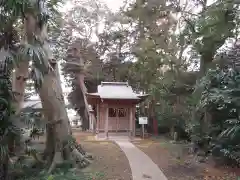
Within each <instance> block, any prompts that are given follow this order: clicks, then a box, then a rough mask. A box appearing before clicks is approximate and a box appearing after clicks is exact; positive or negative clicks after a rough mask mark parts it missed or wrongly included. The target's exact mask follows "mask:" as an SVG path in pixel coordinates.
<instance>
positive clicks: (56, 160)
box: [38, 28, 90, 172]
mask: <svg viewBox="0 0 240 180" xmlns="http://www.w3.org/2000/svg"><path fill="white" fill-rule="evenodd" d="M46 30H47V28H42V29H41V31H46ZM46 34H47V32H41V33H40V35H41V39H42V40H43V42H44V45H43V48H44V50H45V52H46V55H47V59H46V60H45V61H46V62H45V64H48V63H49V66H50V68H49V71H48V73H47V74H44V76H43V83H42V85H41V87H39V89H38V92H39V95H40V98H41V102H42V106H43V111H44V116H45V118H46V119H47V142H46V150H45V153H46V154H45V158H46V159H47V160H48V162H49V164H51V166H50V168H49V172H51V171H52V170H53V169H54V168H55V166H56V165H57V164H60V163H62V162H63V161H64V160H72V161H73V163H74V164H77V165H79V164H78V163H79V162H80V166H85V165H87V164H89V163H90V161H89V160H88V159H87V157H86V153H85V152H84V151H82V148H81V147H80V146H79V145H77V144H76V142H74V141H73V139H72V136H71V134H72V132H71V127H70V123H69V119H68V116H67V111H66V108H65V102H64V97H63V92H62V88H61V82H60V75H59V72H58V71H59V69H58V64H57V63H56V62H55V61H54V59H53V56H52V53H51V50H50V46H49V45H48V43H47V42H46V37H44V35H46Z"/></svg>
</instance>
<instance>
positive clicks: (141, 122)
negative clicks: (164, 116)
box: [139, 117, 148, 124]
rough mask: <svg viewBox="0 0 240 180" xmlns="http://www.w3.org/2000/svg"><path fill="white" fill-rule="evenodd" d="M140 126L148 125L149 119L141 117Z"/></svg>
mask: <svg viewBox="0 0 240 180" xmlns="http://www.w3.org/2000/svg"><path fill="white" fill-rule="evenodd" d="M139 124H148V118H147V117H139Z"/></svg>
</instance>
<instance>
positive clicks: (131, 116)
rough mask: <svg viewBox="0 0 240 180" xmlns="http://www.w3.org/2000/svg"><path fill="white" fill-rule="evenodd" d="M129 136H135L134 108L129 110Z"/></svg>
mask: <svg viewBox="0 0 240 180" xmlns="http://www.w3.org/2000/svg"><path fill="white" fill-rule="evenodd" d="M129 136H130V137H132V136H133V107H132V106H131V107H130V108H129Z"/></svg>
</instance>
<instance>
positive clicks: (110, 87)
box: [87, 82, 148, 100]
mask: <svg viewBox="0 0 240 180" xmlns="http://www.w3.org/2000/svg"><path fill="white" fill-rule="evenodd" d="M97 89H98V92H96V93H87V95H88V96H91V97H96V98H101V99H129V100H130V99H133V100H134V99H136V100H140V99H142V98H143V97H146V96H148V95H139V94H136V93H134V92H133V89H132V87H131V86H130V85H129V84H128V83H127V82H102V83H101V84H100V85H98V88H97Z"/></svg>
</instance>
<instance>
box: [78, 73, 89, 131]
mask: <svg viewBox="0 0 240 180" xmlns="http://www.w3.org/2000/svg"><path fill="white" fill-rule="evenodd" d="M77 79H78V83H79V86H80V88H81V90H82V95H83V100H84V104H85V112H84V118H85V119H84V123H82V125H83V129H84V130H86V129H89V117H90V113H89V107H88V102H87V97H86V93H87V88H86V86H85V83H84V75H83V74H79V75H77ZM82 118H83V117H82Z"/></svg>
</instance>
